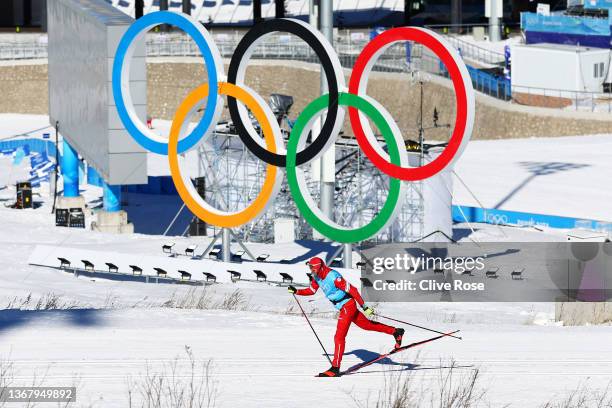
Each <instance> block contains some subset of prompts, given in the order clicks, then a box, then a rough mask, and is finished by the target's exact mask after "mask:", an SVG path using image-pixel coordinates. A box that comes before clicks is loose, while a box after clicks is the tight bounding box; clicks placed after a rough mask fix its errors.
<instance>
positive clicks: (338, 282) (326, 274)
mask: <svg viewBox="0 0 612 408" xmlns="http://www.w3.org/2000/svg"><path fill="white" fill-rule="evenodd" d="M319 288H321V290H322V291H323V293H324V294H325V296H326V297H327V299H329V300H330V301H331V302H332V303H333V304H334V306H335V307H336V309H338V310H339V311H340V315H339V316H338V325H337V326H336V335H335V336H334V344H335V346H334V360H333V362H332V365H333V366H334V367H340V362H341V361H342V355H343V354H344V346H345V343H346V341H345V339H346V334H347V333H348V329H349V327H350V326H351V323H355V324H356V325H357V326H359V327H361V328H362V329H364V330H373V331H377V332H382V333H387V334H391V335H393V332H394V331H395V328H394V327H391V326H387V325H386V324H382V323H378V322H373V321H371V320H369V319H368V318H367V317H365V316H364V315H363V314H361V313H360V312H359V311H358V310H357V304H358V305H359V306H363V299H362V297H361V295H360V294H359V292H358V291H357V288H355V287H354V286H351V285H350V284H349V283H348V282H347V281H346V280H345V279H344V278H343V277H342V275H340V273H339V272H338V271H336V270H334V269H330V268H329V267H327V266H326V265H325V264H323V265H322V266H321V268H320V269H319V271H318V272H317V273H314V274H312V279H311V280H310V287H308V288H306V289H300V290H298V291H297V292H296V295H302V296H309V295H314V294H315V293H316V292H317V290H318V289H319Z"/></svg>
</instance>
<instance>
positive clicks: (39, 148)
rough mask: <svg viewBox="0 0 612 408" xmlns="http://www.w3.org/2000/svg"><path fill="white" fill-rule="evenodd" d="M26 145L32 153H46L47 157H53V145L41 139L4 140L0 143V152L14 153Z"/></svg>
mask: <svg viewBox="0 0 612 408" xmlns="http://www.w3.org/2000/svg"><path fill="white" fill-rule="evenodd" d="M26 145H27V146H28V148H29V150H30V151H32V152H37V153H46V154H47V156H49V157H55V143H53V142H52V141H50V140H42V139H16V140H5V141H2V142H0V151H5V150H6V151H10V150H13V151H15V150H17V149H18V148H20V147H24V146H26Z"/></svg>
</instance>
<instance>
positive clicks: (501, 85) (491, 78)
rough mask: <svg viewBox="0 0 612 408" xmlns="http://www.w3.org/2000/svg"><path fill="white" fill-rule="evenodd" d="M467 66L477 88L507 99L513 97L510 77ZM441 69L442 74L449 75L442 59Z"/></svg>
mask: <svg viewBox="0 0 612 408" xmlns="http://www.w3.org/2000/svg"><path fill="white" fill-rule="evenodd" d="M466 67H467V70H468V72H469V73H470V78H471V79H472V85H473V86H474V89H475V90H477V91H479V92H482V93H485V94H487V95H489V96H493V97H495V98H498V99H502V100H505V101H508V100H510V99H511V98H512V86H511V83H510V79H509V78H504V77H501V76H497V75H493V74H490V73H488V72H485V71H481V70H480V69H478V68H474V67H471V66H469V65H466ZM440 71H441V73H442V75H444V76H445V77H447V78H448V77H449V74H448V71H447V70H446V67H445V66H444V64H443V63H442V61H440Z"/></svg>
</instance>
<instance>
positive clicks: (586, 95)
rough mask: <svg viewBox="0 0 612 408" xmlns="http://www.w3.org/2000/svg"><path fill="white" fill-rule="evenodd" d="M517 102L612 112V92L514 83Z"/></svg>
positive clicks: (577, 109)
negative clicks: (550, 87) (539, 86)
mask: <svg viewBox="0 0 612 408" xmlns="http://www.w3.org/2000/svg"><path fill="white" fill-rule="evenodd" d="M512 95H513V99H514V101H515V102H517V103H522V104H527V103H526V102H529V105H537V106H543V107H553V108H561V109H568V110H575V111H583V112H603V113H606V112H607V113H611V112H612V93H606V92H589V91H572V90H564V89H548V88H537V87H531V86H519V85H512Z"/></svg>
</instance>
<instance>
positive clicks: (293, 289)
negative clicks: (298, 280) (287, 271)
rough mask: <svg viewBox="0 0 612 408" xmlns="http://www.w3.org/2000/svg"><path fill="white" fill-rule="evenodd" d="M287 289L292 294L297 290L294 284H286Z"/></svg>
mask: <svg viewBox="0 0 612 408" xmlns="http://www.w3.org/2000/svg"><path fill="white" fill-rule="evenodd" d="M287 290H288V291H289V293H291V294H294V293H295V292H297V289H296V288H295V286H292V285H289V286H287Z"/></svg>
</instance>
